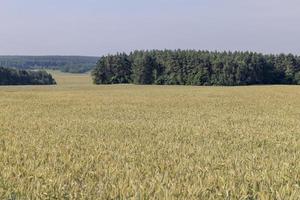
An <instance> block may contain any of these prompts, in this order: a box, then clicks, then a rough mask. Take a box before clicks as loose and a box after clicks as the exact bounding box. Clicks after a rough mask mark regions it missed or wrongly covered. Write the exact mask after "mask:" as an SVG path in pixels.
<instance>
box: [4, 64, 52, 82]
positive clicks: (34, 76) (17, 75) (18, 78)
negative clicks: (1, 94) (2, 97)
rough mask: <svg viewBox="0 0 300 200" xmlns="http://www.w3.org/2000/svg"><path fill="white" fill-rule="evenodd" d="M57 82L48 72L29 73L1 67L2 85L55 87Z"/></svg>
mask: <svg viewBox="0 0 300 200" xmlns="http://www.w3.org/2000/svg"><path fill="white" fill-rule="evenodd" d="M53 84H56V82H55V80H54V79H53V77H52V76H51V74H48V73H47V72H46V71H28V70H20V69H13V68H4V67H0V85H53Z"/></svg>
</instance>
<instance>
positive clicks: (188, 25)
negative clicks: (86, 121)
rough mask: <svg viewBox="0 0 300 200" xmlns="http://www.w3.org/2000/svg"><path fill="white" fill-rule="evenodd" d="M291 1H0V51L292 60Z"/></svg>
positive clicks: (295, 21)
mask: <svg viewBox="0 0 300 200" xmlns="http://www.w3.org/2000/svg"><path fill="white" fill-rule="evenodd" d="M299 38H300V1H299V0H147V1H146V0H106V1H103V0H1V1H0V54H2V55H3V54H4V55H11V54H13V55H49V54H51V55H53V54H55V55H95V56H100V55H103V54H107V53H115V52H122V51H125V52H128V51H131V50H135V49H165V48H167V49H177V48H181V49H201V50H206V49H207V50H251V51H259V52H264V53H281V52H284V53H294V54H299V55H300V45H299Z"/></svg>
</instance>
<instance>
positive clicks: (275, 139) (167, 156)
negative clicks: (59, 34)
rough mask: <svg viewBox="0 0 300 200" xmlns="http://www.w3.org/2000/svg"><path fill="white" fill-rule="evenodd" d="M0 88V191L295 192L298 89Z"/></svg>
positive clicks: (5, 195) (71, 80)
mask: <svg viewBox="0 0 300 200" xmlns="http://www.w3.org/2000/svg"><path fill="white" fill-rule="evenodd" d="M54 75H55V78H56V80H57V82H58V85H57V86H13V87H0V199H262V200H263V199H278V200H279V199H292V200H293V199H300V87H298V86H249V87H190V86H135V85H112V86H95V85H92V83H91V80H90V78H89V75H88V74H86V75H68V74H63V73H56V72H55V73H54Z"/></svg>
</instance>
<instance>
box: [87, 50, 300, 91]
mask: <svg viewBox="0 0 300 200" xmlns="http://www.w3.org/2000/svg"><path fill="white" fill-rule="evenodd" d="M92 76H93V81H94V83H95V84H117V83H135V84H160V85H225V86H234V85H251V84H300V57H299V56H294V55H292V54H288V55H285V54H280V55H264V54H260V53H253V52H209V51H195V50H174V51H173V50H152V51H134V52H131V53H130V54H125V53H120V54H116V55H108V56H103V57H102V58H100V60H99V61H98V63H97V66H96V67H95V69H94V70H93V71H92Z"/></svg>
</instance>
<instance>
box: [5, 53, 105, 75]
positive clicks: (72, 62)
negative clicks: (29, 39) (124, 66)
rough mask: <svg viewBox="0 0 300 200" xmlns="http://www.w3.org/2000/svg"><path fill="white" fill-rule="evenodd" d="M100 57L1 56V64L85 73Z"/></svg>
mask: <svg viewBox="0 0 300 200" xmlns="http://www.w3.org/2000/svg"><path fill="white" fill-rule="evenodd" d="M98 59H99V58H97V57H88V56H0V66H2V67H14V68H18V69H53V70H60V71H62V72H70V73H85V72H87V71H90V70H92V69H93V68H94V67H95V65H96V63H97V61H98Z"/></svg>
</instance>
